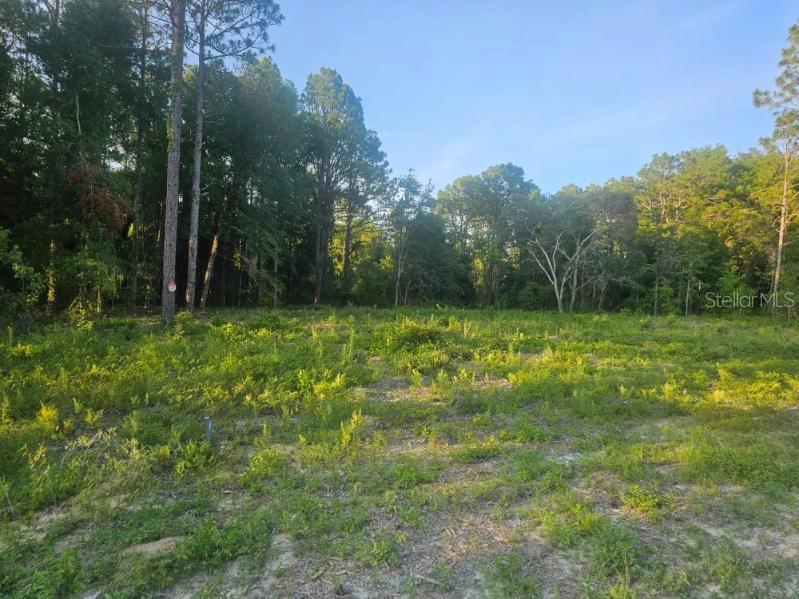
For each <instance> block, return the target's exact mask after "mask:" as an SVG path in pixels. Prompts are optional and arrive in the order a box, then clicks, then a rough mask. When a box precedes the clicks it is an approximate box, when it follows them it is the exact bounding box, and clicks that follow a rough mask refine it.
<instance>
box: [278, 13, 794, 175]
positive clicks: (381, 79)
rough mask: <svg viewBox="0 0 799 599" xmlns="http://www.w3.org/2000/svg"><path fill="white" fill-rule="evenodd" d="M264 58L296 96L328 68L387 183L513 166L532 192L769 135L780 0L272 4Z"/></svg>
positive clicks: (783, 30) (783, 26)
mask: <svg viewBox="0 0 799 599" xmlns="http://www.w3.org/2000/svg"><path fill="white" fill-rule="evenodd" d="M281 6H282V9H283V14H284V15H285V17H286V19H285V21H284V23H283V24H282V25H281V26H280V27H277V28H275V29H274V30H273V33H272V37H273V41H274V42H275V44H276V45H277V49H276V52H275V55H274V56H275V60H276V62H277V64H278V66H279V67H280V69H281V71H282V73H283V75H284V76H285V77H287V78H288V79H291V80H292V81H294V83H295V85H296V86H297V88H298V89H299V90H300V91H301V90H302V88H303V87H304V85H305V79H306V77H307V76H308V74H309V73H311V72H315V71H318V70H319V68H321V67H323V66H329V67H332V68H334V69H336V70H337V71H338V72H339V73H341V75H342V77H343V78H344V80H345V81H346V82H347V83H349V84H350V85H351V86H352V88H353V89H354V90H355V93H356V94H357V95H359V96H360V97H361V99H362V101H363V106H364V112H365V115H366V124H367V126H368V127H369V128H371V129H375V130H376V131H377V132H378V134H379V135H380V139H381V140H382V141H383V148H384V150H385V151H386V152H387V154H388V159H389V161H390V163H391V166H392V168H393V170H394V172H395V173H401V172H405V171H407V170H408V169H409V168H414V169H416V171H417V173H418V174H419V175H420V177H421V178H423V179H425V180H426V179H428V178H430V179H432V180H433V183H435V185H436V187H437V188H441V187H443V186H444V185H446V184H447V183H449V182H451V181H452V180H453V179H454V178H456V177H458V176H460V175H464V174H477V173H479V172H480V171H482V170H483V169H484V168H486V167H487V166H490V165H492V164H497V163H500V162H513V163H515V164H518V165H519V166H521V167H523V168H524V170H525V172H526V174H527V176H528V177H529V178H531V179H533V181H535V182H536V183H537V184H538V185H539V186H540V187H541V188H542V189H544V190H545V191H556V190H557V189H559V188H560V187H561V186H563V185H566V184H568V183H576V184H578V185H586V184H588V183H602V182H604V181H605V180H607V179H609V178H611V177H619V176H622V175H633V174H635V173H636V172H637V171H638V169H639V168H640V167H641V166H642V165H643V164H644V163H646V162H647V161H648V160H649V159H650V158H651V156H652V155H653V154H654V153H657V152H663V151H668V152H677V151H680V150H683V149H688V148H691V147H696V146H701V145H707V144H717V143H722V144H724V145H726V146H727V148H728V149H729V150H730V151H731V152H738V151H741V150H746V149H748V148H750V147H752V146H754V145H755V144H756V143H757V140H758V138H760V137H762V136H764V135H768V134H769V132H770V130H771V122H770V117H769V115H768V114H767V113H766V112H764V111H762V110H757V109H755V108H754V107H753V106H752V91H753V89H754V88H756V87H764V86H765V87H770V86H771V85H772V83H773V80H774V78H775V76H776V74H777V62H778V60H779V51H780V49H781V48H782V47H783V45H784V44H785V39H786V36H787V32H788V28H789V27H790V25H791V24H792V23H793V22H795V20H796V19H797V17H799V5H797V4H796V3H795V2H792V1H776V0H750V1H743V0H741V1H716V2H701V1H672V0H668V1H667V0H662V1H650V2H642V1H635V2H632V1H631V2H622V1H609V0H604V1H600V0H596V1H594V2H587V1H586V2H579V1H577V2H565V1H564V2H561V3H560V4H556V3H555V2H533V1H523V0H518V1H510V0H506V1H497V2H491V1H481V2H478V1H473V0H435V1H433V0H428V1H421V0H419V1H413V0H410V1H405V0H399V1H397V0H294V1H291V0H283V2H281Z"/></svg>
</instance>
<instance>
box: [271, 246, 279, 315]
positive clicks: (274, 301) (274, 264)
mask: <svg viewBox="0 0 799 599" xmlns="http://www.w3.org/2000/svg"><path fill="white" fill-rule="evenodd" d="M272 252H273V253H272V307H273V308H277V269H278V263H277V243H275V245H274V246H273V249H272Z"/></svg>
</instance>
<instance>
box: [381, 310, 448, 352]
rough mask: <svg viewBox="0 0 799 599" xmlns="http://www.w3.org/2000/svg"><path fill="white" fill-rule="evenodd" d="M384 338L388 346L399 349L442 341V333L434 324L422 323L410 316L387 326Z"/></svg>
mask: <svg viewBox="0 0 799 599" xmlns="http://www.w3.org/2000/svg"><path fill="white" fill-rule="evenodd" d="M384 338H385V342H386V347H388V348H389V349H391V350H394V351H399V350H409V349H414V348H416V347H419V346H420V345H425V344H435V343H438V342H439V341H441V338H442V333H441V329H440V328H439V327H436V326H434V325H429V324H420V323H418V322H416V321H413V320H411V319H410V318H403V319H402V320H400V321H399V322H396V323H393V324H392V325H390V326H388V327H387V329H386V332H385V336H384Z"/></svg>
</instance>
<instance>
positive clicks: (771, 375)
mask: <svg viewBox="0 0 799 599" xmlns="http://www.w3.org/2000/svg"><path fill="white" fill-rule="evenodd" d="M797 355H799V329H797V326H796V324H795V323H794V322H793V321H783V320H773V321H772V320H768V319H765V318H757V319H743V318H740V319H729V320H724V321H723V320H720V319H716V318H712V317H707V318H687V319H680V318H652V317H641V316H635V315H630V314H626V315H625V314H619V315H601V316H594V315H579V316H574V317H568V316H561V315H557V314H548V313H527V312H516V311H482V312H481V311H469V310H449V309H446V310H445V309H416V310H412V309H408V310H399V311H391V310H368V309H338V310H334V309H322V310H284V311H270V312H266V311H255V310H253V311H211V312H209V313H207V314H201V315H199V316H197V317H192V316H190V315H187V314H181V315H179V318H178V319H177V325H176V326H175V327H174V328H173V329H172V330H169V331H165V330H163V329H162V328H161V327H160V325H159V324H158V323H157V320H156V319H155V318H154V317H149V316H143V317H139V318H121V317H99V318H97V319H95V320H91V321H87V322H84V323H82V324H81V326H80V327H77V326H71V325H69V324H66V323H63V324H61V323H56V324H50V325H47V326H46V327H44V328H41V329H40V330H37V331H34V332H32V333H31V334H28V335H25V336H17V335H15V334H13V333H10V332H9V333H8V334H6V335H5V336H4V337H3V339H2V341H0V375H2V376H1V377H0V520H1V523H0V595H3V596H11V597H41V596H52V597H65V596H80V595H81V594H83V593H85V592H88V591H97V590H101V591H104V592H106V593H110V594H111V596H114V597H139V596H142V595H151V594H154V593H171V594H176V593H178V592H186V591H187V590H188V591H189V592H192V593H197V594H200V595H202V594H203V593H204V594H205V595H206V596H214V595H215V594H218V593H219V592H221V590H229V591H231V592H232V593H233V595H236V594H237V593H238V594H242V595H244V594H246V589H253V588H258V589H261V592H262V593H263V594H266V595H274V596H284V595H291V594H292V593H295V594H296V593H300V594H302V593H306V594H309V595H318V594H329V593H330V590H331V589H335V588H337V585H340V586H341V587H342V588H344V589H350V590H351V591H354V592H360V593H363V594H367V595H371V596H379V595H391V594H404V595H407V596H431V595H432V596H435V595H444V596H447V595H448V596H460V595H462V594H463V593H464V592H465V591H466V590H467V589H471V588H473V587H474V585H477V586H478V587H479V589H478V590H479V592H481V593H483V594H484V595H486V596H514V597H515V596H537V595H539V594H543V595H552V594H555V595H558V594H559V595H560V596H584V595H588V596H607V597H636V596H639V597H644V596H657V595H661V596H675V595H676V596H692V595H700V594H706V595H712V594H713V593H717V594H723V595H743V596H751V595H755V596H767V595H772V596H773V595H786V594H790V591H791V589H795V588H796V585H797V584H799V579H797V576H796V574H795V572H797V571H799V564H797V560H796V556H797V555H799V548H797V547H796V541H795V539H796V538H797V536H798V535H799V518H797V517H796V516H795V513H796V507H797V505H796V504H797V493H798V492H799V436H797V435H796V433H795V431H796V430H797V424H799V360H797V359H796V356H797ZM206 417H210V418H211V419H212V421H213V425H214V427H213V432H212V439H211V442H210V443H209V442H208V441H207V439H206V428H205V427H206V424H205V423H206V421H205V420H204V419H205V418H206Z"/></svg>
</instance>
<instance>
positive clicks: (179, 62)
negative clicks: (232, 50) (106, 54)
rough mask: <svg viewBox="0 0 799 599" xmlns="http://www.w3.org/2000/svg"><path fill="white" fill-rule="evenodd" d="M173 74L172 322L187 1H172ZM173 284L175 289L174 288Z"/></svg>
mask: <svg viewBox="0 0 799 599" xmlns="http://www.w3.org/2000/svg"><path fill="white" fill-rule="evenodd" d="M169 12H170V15H169V16H170V20H171V22H172V75H171V80H170V83H169V92H170V96H171V100H172V107H171V115H170V123H169V146H168V151H167V174H166V209H165V214H164V270H163V273H162V277H163V280H162V283H161V320H162V321H163V322H164V324H166V325H171V324H172V320H173V319H174V318H175V291H174V285H175V251H176V249H177V236H178V186H179V184H180V134H181V116H182V113H183V37H184V29H185V20H186V0H172V3H171V5H170V8H169ZM170 286H172V287H173V288H172V289H170Z"/></svg>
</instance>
